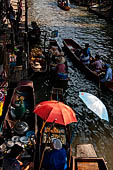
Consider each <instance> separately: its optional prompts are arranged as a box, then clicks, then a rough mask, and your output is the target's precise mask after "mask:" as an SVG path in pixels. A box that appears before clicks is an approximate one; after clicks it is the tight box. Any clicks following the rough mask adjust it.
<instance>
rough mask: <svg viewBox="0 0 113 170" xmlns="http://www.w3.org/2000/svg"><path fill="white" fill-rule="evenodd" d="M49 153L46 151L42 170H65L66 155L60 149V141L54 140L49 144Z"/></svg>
mask: <svg viewBox="0 0 113 170" xmlns="http://www.w3.org/2000/svg"><path fill="white" fill-rule="evenodd" d="M51 148H52V150H51V151H46V153H45V157H44V162H43V166H44V170H66V169H67V155H66V150H65V149H64V148H63V147H62V143H61V141H60V139H56V138H54V139H53V140H52V143H51Z"/></svg>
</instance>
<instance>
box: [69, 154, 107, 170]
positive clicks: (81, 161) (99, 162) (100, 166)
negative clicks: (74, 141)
mask: <svg viewBox="0 0 113 170" xmlns="http://www.w3.org/2000/svg"><path fill="white" fill-rule="evenodd" d="M81 169H83V170H108V168H107V167H106V163H105V160H104V158H74V157H73V168H72V170H81Z"/></svg>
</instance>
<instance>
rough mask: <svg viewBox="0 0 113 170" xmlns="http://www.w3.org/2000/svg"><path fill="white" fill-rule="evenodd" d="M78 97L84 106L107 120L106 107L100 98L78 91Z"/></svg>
mask: <svg viewBox="0 0 113 170" xmlns="http://www.w3.org/2000/svg"><path fill="white" fill-rule="evenodd" d="M79 97H80V98H81V99H82V100H83V102H84V103H85V104H86V106H87V107H88V108H89V109H90V110H92V111H93V112H94V113H95V114H97V115H98V116H99V117H100V118H101V119H104V120H107V121H109V118H108V113H107V109H106V107H105V105H104V104H103V103H102V101H101V100H100V99H98V98H97V97H96V96H94V95H92V94H90V93H86V92H79Z"/></svg>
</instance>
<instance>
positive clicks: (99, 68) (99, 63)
mask: <svg viewBox="0 0 113 170" xmlns="http://www.w3.org/2000/svg"><path fill="white" fill-rule="evenodd" d="M91 66H93V70H94V71H95V72H96V73H100V72H101V71H102V67H103V64H102V60H100V56H99V55H98V54H96V56H95V61H94V62H92V63H91Z"/></svg>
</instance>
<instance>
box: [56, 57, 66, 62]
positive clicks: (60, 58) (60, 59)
mask: <svg viewBox="0 0 113 170" xmlns="http://www.w3.org/2000/svg"><path fill="white" fill-rule="evenodd" d="M56 62H57V64H64V63H65V58H64V57H62V56H61V57H58V58H57V61H56Z"/></svg>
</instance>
